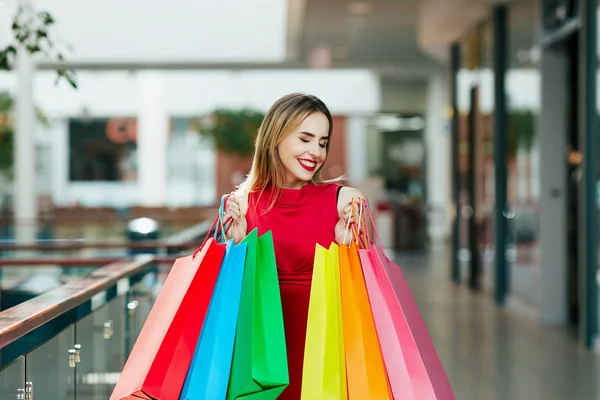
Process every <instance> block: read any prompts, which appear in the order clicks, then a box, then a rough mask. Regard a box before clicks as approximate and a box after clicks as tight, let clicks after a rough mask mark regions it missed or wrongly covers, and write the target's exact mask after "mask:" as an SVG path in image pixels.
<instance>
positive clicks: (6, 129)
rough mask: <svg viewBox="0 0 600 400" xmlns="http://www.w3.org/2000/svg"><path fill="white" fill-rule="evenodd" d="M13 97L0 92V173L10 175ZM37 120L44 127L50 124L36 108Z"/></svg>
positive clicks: (12, 137) (12, 156) (12, 150)
mask: <svg viewBox="0 0 600 400" xmlns="http://www.w3.org/2000/svg"><path fill="white" fill-rule="evenodd" d="M14 104H15V102H14V99H13V98H12V96H11V95H10V94H9V93H7V92H0V174H1V175H6V176H7V177H10V175H11V171H12V167H13V162H14V136H15V133H14V123H13V116H12V113H13V110H14ZM36 115H37V122H38V123H39V124H40V125H41V126H44V127H49V126H50V120H49V118H48V117H47V116H46V115H45V114H44V113H43V112H42V111H40V110H37V109H36Z"/></svg>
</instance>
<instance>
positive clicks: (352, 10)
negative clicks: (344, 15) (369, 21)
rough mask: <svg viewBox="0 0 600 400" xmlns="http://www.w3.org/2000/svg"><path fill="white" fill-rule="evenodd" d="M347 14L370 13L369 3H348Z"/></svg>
mask: <svg viewBox="0 0 600 400" xmlns="http://www.w3.org/2000/svg"><path fill="white" fill-rule="evenodd" d="M346 8H347V10H348V13H349V14H352V15H366V14H370V13H371V3H367V2H365V1H361V2H353V3H348V6H347V7H346Z"/></svg>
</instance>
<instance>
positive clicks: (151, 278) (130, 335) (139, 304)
mask: <svg viewBox="0 0 600 400" xmlns="http://www.w3.org/2000/svg"><path fill="white" fill-rule="evenodd" d="M159 289H160V288H159V285H158V282H157V281H156V275H155V274H149V275H148V276H147V277H146V278H145V279H144V280H142V281H141V282H139V283H137V284H136V285H134V286H133V287H132V288H131V290H130V291H129V293H127V305H126V308H127V319H126V335H125V348H126V351H127V354H128V355H129V353H130V352H131V349H132V348H133V345H134V344H135V341H136V340H137V338H138V336H139V334H140V332H141V330H142V327H143V326H144V322H146V319H147V318H148V314H150V310H151V309H152V306H153V305H154V301H155V300H156V294H157V293H158V290H159Z"/></svg>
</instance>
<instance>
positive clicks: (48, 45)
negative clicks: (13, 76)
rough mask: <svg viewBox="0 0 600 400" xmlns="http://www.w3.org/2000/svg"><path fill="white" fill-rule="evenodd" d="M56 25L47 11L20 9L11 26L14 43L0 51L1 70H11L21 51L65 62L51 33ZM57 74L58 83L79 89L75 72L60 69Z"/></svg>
mask: <svg viewBox="0 0 600 400" xmlns="http://www.w3.org/2000/svg"><path fill="white" fill-rule="evenodd" d="M54 23H55V21H54V18H53V17H52V15H51V14H50V13H49V12H47V11H38V12H34V11H33V10H29V9H24V8H23V7H20V8H19V9H18V10H17V13H16V14H15V16H14V17H13V21H12V25H11V30H12V34H13V41H11V42H10V43H9V44H8V45H7V46H6V47H5V48H4V49H0V70H7V71H8V70H11V69H12V67H13V64H14V61H15V59H16V56H17V53H18V52H19V51H26V52H28V53H29V54H31V55H37V54H43V55H44V56H46V57H47V58H51V59H52V58H53V59H56V60H58V61H60V62H62V61H64V60H65V57H64V55H63V53H62V52H61V51H59V50H57V49H58V44H57V42H56V41H55V40H53V39H52V37H51V35H50V32H49V31H50V28H51V27H52V26H53V25H54ZM56 74H57V81H58V80H60V79H65V80H66V81H67V82H68V83H69V84H70V85H71V86H72V87H73V88H77V82H76V80H75V71H73V70H72V69H68V68H58V69H57V70H56Z"/></svg>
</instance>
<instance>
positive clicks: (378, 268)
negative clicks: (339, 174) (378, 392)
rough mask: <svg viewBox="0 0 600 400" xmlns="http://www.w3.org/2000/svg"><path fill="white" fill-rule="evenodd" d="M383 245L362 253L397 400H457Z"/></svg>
mask: <svg viewBox="0 0 600 400" xmlns="http://www.w3.org/2000/svg"><path fill="white" fill-rule="evenodd" d="M365 209H366V213H368V214H369V215H370V216H371V222H372V226H373V231H374V233H375V237H376V238H377V239H378V244H377V245H373V246H371V247H370V249H361V250H359V254H360V259H361V265H362V268H363V272H364V275H365V280H366V284H367V291H368V294H369V300H370V302H371V308H372V310H373V317H374V319H375V326H376V329H377V335H378V337H379V342H380V344H381V348H382V352H383V358H384V362H385V365H386V369H387V372H388V379H389V383H390V386H391V388H392V392H393V395H394V398H396V399H407V400H410V399H418V400H454V399H455V397H454V393H453V392H452V387H451V386H450V382H449V381H448V377H447V376H446V373H445V371H444V367H443V366H442V363H441V362H440V359H439V357H438V355H437V352H436V350H435V347H434V346H433V343H432V341H431V337H430V336H429V332H428V331H427V327H426V326H425V323H424V322H423V318H422V317H421V314H420V313H419V310H418V308H417V305H416V303H415V300H414V298H413V296H412V294H411V292H410V289H409V287H408V284H407V282H406V279H405V278H404V275H403V274H402V270H401V269H400V267H399V266H398V265H397V264H394V263H393V262H391V261H390V260H389V259H388V258H387V256H386V255H385V252H384V250H383V247H382V246H381V241H380V240H379V234H378V233H377V230H376V228H375V224H374V222H373V217H372V215H371V212H370V210H369V208H368V205H365Z"/></svg>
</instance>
